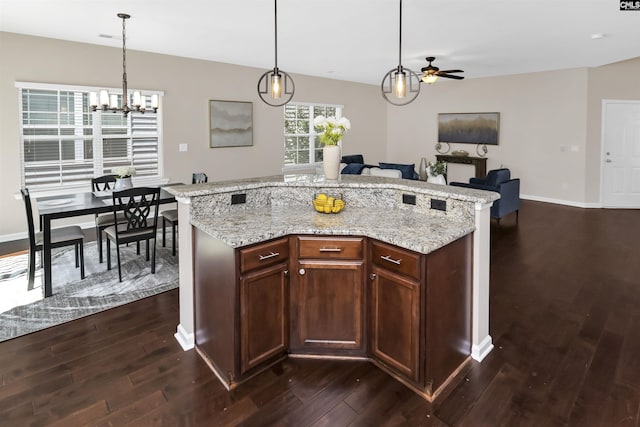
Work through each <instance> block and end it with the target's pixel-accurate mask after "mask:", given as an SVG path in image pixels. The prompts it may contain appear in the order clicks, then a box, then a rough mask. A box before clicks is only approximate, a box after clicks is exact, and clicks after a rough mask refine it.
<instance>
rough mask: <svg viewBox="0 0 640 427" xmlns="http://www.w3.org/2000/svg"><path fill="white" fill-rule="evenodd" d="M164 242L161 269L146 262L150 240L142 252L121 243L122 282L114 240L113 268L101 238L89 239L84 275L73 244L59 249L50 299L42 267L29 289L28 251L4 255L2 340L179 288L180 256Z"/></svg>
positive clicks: (1, 273) (0, 298) (1, 272)
mask: <svg viewBox="0 0 640 427" xmlns="http://www.w3.org/2000/svg"><path fill="white" fill-rule="evenodd" d="M159 242H160V239H158V245H157V248H156V251H157V252H156V272H155V274H151V267H150V265H151V263H150V261H146V258H145V254H144V243H143V244H142V247H141V254H140V255H137V254H136V246H135V244H131V245H129V246H121V249H120V256H121V260H122V282H119V281H118V264H117V258H116V253H115V248H114V246H113V245H112V248H111V250H112V257H111V261H112V270H110V271H109V270H107V263H106V259H105V262H104V263H102V264H100V263H99V262H98V250H97V246H96V243H95V242H90V243H86V244H85V246H84V258H85V279H84V280H81V279H80V269H79V268H75V258H74V250H73V247H68V248H61V249H54V250H53V251H52V258H53V263H52V270H53V272H52V278H53V296H51V297H49V298H44V297H43V290H42V283H41V282H42V269H38V270H37V272H36V280H35V287H34V289H33V290H28V289H27V262H28V258H27V255H26V254H22V255H15V256H9V257H4V258H0V342H1V341H5V340H7V339H10V338H15V337H17V336H20V335H24V334H28V333H31V332H34V331H38V330H40V329H44V328H48V327H50V326H55V325H59V324H61V323H65V322H68V321H71V320H75V319H78V318H80V317H84V316H88V315H90V314H94V313H97V312H99V311H103V310H107V309H109V308H112V307H116V306H119V305H123V304H126V303H129V302H131V301H135V300H138V299H141V298H146V297H149V296H152V295H156V294H159V293H161V292H165V291H168V290H171V289H174V288H177V287H178V255H177V254H176V256H173V255H171V248H170V247H166V248H163V247H162V246H161V245H160V244H159ZM103 245H104V243H103ZM103 249H104V247H103ZM105 258H106V254H105Z"/></svg>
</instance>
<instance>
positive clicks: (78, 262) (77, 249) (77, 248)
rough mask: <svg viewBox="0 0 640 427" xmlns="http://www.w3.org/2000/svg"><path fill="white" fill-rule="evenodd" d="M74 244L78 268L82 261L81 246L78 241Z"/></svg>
mask: <svg viewBox="0 0 640 427" xmlns="http://www.w3.org/2000/svg"><path fill="white" fill-rule="evenodd" d="M74 246H75V252H76V268H78V267H80V261H79V259H78V255H79V251H80V247H79V246H78V244H77V243H76V244H75V245H74Z"/></svg>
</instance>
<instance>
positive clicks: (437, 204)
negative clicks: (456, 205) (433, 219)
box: [431, 199, 447, 211]
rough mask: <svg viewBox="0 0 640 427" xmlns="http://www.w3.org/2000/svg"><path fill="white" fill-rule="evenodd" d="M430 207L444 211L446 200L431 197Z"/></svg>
mask: <svg viewBox="0 0 640 427" xmlns="http://www.w3.org/2000/svg"><path fill="white" fill-rule="evenodd" d="M431 209H435V210H437V211H446V210H447V201H446V200H438V199H431Z"/></svg>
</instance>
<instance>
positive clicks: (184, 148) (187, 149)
mask: <svg viewBox="0 0 640 427" xmlns="http://www.w3.org/2000/svg"><path fill="white" fill-rule="evenodd" d="M178 149H179V150H180V151H189V145H188V144H180V145H179V148H178Z"/></svg>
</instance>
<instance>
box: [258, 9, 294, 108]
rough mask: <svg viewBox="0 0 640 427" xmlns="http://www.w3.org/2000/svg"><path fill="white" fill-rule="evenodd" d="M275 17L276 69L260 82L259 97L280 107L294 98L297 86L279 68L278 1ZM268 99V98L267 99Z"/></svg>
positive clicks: (266, 74)
mask: <svg viewBox="0 0 640 427" xmlns="http://www.w3.org/2000/svg"><path fill="white" fill-rule="evenodd" d="M273 4H274V16H275V67H273V70H269V71H267V72H266V73H264V74H263V75H262V77H260V80H258V96H260V99H262V101H263V102H264V103H265V104H267V105H271V106H272V107H280V106H282V105H284V104H286V103H288V102H289V101H291V99H292V98H293V94H294V92H295V91H296V86H295V84H294V83H293V79H292V78H291V76H290V75H289V74H287V73H285V72H284V71H282V70H281V69H279V68H278V0H274V1H273ZM267 97H268V98H267Z"/></svg>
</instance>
